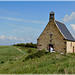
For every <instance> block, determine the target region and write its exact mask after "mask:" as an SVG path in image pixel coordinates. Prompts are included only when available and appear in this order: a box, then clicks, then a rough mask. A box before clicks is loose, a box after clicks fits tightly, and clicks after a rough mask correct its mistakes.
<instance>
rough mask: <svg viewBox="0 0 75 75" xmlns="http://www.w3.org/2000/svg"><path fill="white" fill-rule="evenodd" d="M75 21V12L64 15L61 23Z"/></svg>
mask: <svg viewBox="0 0 75 75" xmlns="http://www.w3.org/2000/svg"><path fill="white" fill-rule="evenodd" d="M73 19H75V12H72V13H71V15H65V16H64V19H63V21H64V22H68V21H71V20H73Z"/></svg>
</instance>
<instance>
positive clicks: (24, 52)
mask: <svg viewBox="0 0 75 75" xmlns="http://www.w3.org/2000/svg"><path fill="white" fill-rule="evenodd" d="M13 47H14V46H13ZM14 48H16V49H17V50H18V51H20V52H21V53H23V54H24V55H25V54H26V53H25V52H23V51H22V50H21V49H19V48H17V47H14Z"/></svg>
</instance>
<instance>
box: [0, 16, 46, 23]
mask: <svg viewBox="0 0 75 75" xmlns="http://www.w3.org/2000/svg"><path fill="white" fill-rule="evenodd" d="M0 19H5V20H11V21H19V22H26V23H35V24H45V22H43V21H31V20H25V19H19V18H9V17H0Z"/></svg>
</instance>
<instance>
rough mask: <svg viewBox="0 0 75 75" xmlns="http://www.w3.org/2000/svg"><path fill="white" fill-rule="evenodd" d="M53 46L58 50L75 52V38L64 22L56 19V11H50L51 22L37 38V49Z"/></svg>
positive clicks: (47, 48)
mask: <svg viewBox="0 0 75 75" xmlns="http://www.w3.org/2000/svg"><path fill="white" fill-rule="evenodd" d="M50 47H52V48H53V50H54V51H56V52H63V53H74V52H75V39H74V38H73V36H72V35H71V33H70V32H69V30H68V29H67V27H66V26H65V24H64V23H62V22H59V21H57V20H55V14H54V12H53V11H52V12H50V18H49V22H48V24H47V25H46V27H45V29H44V30H43V32H42V33H41V35H40V36H39V37H38V39H37V49H38V50H42V49H46V50H48V51H49V48H50Z"/></svg>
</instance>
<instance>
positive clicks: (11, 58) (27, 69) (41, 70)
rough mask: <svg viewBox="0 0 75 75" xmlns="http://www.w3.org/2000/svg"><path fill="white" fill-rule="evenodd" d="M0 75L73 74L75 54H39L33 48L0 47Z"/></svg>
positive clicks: (74, 70)
mask: <svg viewBox="0 0 75 75" xmlns="http://www.w3.org/2000/svg"><path fill="white" fill-rule="evenodd" d="M29 51H31V52H29ZM23 52H24V53H23ZM36 55H37V56H36ZM29 56H30V58H28V60H26V57H29ZM31 57H32V58H31ZM0 74H75V54H65V55H61V54H59V53H46V54H44V52H41V54H40V53H39V52H38V51H37V50H36V49H35V48H25V47H16V46H15V47H14V46H0Z"/></svg>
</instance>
